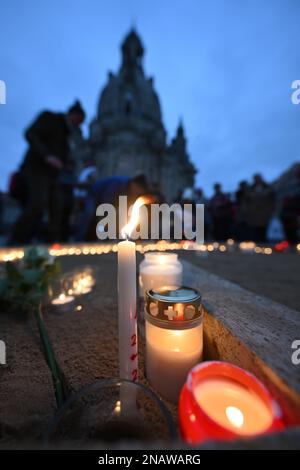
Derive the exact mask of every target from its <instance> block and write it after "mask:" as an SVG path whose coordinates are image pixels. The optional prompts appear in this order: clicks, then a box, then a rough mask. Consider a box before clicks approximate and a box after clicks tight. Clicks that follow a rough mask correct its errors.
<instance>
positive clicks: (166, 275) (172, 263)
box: [139, 252, 182, 298]
mask: <svg viewBox="0 0 300 470" xmlns="http://www.w3.org/2000/svg"><path fill="white" fill-rule="evenodd" d="M181 285H182V264H181V263H180V261H178V255H177V254H175V253H159V252H153V253H146V254H145V259H144V260H143V261H142V262H141V264H140V273H139V288H140V297H143V298H144V297H145V294H146V292H147V291H148V290H150V289H160V288H162V287H170V286H172V287H179V286H181Z"/></svg>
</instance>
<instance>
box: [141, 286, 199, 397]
mask: <svg viewBox="0 0 300 470" xmlns="http://www.w3.org/2000/svg"><path fill="white" fill-rule="evenodd" d="M145 312H146V375H147V379H148V380H149V383H150V384H151V385H152V386H153V387H154V388H155V389H156V390H157V392H159V393H160V394H161V395H162V396H163V397H164V398H166V399H167V400H170V401H172V402H177V400H178V397H179V394H180V391H181V388H182V387H183V385H184V383H185V381H186V378H187V375H188V373H189V371H190V370H191V369H192V368H193V367H194V366H195V365H196V364H197V363H198V362H200V361H201V360H202V355H203V314H202V311H201V296H200V294H199V293H198V292H197V291H195V290H194V289H190V288H187V287H181V288H175V289H160V290H157V291H154V290H150V291H148V292H147V294H146V308H145Z"/></svg>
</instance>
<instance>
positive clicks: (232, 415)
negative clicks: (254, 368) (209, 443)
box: [179, 362, 283, 444]
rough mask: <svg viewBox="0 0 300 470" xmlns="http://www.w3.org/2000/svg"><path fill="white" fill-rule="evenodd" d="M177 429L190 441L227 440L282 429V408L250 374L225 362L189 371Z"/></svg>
mask: <svg viewBox="0 0 300 470" xmlns="http://www.w3.org/2000/svg"><path fill="white" fill-rule="evenodd" d="M179 420H180V430H181V434H182V437H183V438H184V440H186V441H187V442H189V443H191V444H196V443H200V442H202V441H204V440H206V439H215V440H218V439H219V440H230V439H235V438H238V437H251V436H256V435H259V434H264V433H268V432H271V431H275V430H279V429H282V427H283V423H282V419H281V411H280V408H279V406H278V405H277V404H276V403H275V402H274V400H273V399H272V397H271V396H270V394H269V392H268V391H267V390H266V388H265V387H264V385H263V384H262V383H261V382H259V381H258V380H257V379H256V378H255V377H254V376H253V375H252V374H250V373H249V372H246V371H244V370H243V369H240V368H239V367H237V366H234V365H232V364H228V363H225V362H205V363H203V364H200V365H198V366H196V367H195V368H194V369H192V371H191V372H190V373H189V376H188V379H187V382H186V384H185V385H184V387H183V389H182V392H181V395H180V400H179Z"/></svg>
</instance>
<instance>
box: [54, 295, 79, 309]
mask: <svg viewBox="0 0 300 470" xmlns="http://www.w3.org/2000/svg"><path fill="white" fill-rule="evenodd" d="M74 300H75V298H74V297H73V296H72V295H66V294H64V293H62V294H59V296H58V297H55V298H54V299H52V300H51V304H52V305H53V306H54V307H55V308H56V309H57V310H60V311H63V312H64V311H66V310H68V309H69V308H70V306H71V305H72V304H73V302H74Z"/></svg>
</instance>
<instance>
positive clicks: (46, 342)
mask: <svg viewBox="0 0 300 470" xmlns="http://www.w3.org/2000/svg"><path fill="white" fill-rule="evenodd" d="M34 315H35V318H36V321H37V324H38V328H39V333H40V337H41V341H42V345H43V349H44V354H45V358H46V361H47V364H48V367H49V368H50V370H51V373H52V379H53V383H54V389H55V397H56V402H57V406H58V407H60V406H61V405H62V404H63V402H64V391H63V386H62V381H61V377H60V371H59V368H58V365H57V362H56V359H55V356H54V351H53V348H52V345H51V341H50V338H49V335H48V332H47V330H46V327H45V323H44V320H43V315H42V307H41V302H39V303H38V305H37V306H36V308H34Z"/></svg>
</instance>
